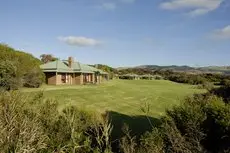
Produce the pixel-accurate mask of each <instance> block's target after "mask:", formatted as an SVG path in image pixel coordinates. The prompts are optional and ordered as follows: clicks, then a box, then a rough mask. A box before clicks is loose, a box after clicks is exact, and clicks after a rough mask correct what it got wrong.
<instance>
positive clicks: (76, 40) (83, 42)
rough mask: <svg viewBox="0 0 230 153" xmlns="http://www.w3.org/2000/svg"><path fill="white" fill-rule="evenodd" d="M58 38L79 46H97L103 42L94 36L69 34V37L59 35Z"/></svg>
mask: <svg viewBox="0 0 230 153" xmlns="http://www.w3.org/2000/svg"><path fill="white" fill-rule="evenodd" d="M58 39H59V40H60V41H62V42H64V43H66V44H68V45H71V46H77V47H89V46H97V45H100V44H101V42H100V41H98V40H95V39H92V38H86V37H75V36H67V37H58Z"/></svg>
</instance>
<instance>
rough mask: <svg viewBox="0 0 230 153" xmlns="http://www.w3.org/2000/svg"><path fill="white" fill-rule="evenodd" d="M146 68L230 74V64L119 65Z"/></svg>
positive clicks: (147, 69)
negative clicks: (205, 65) (196, 65)
mask: <svg viewBox="0 0 230 153" xmlns="http://www.w3.org/2000/svg"><path fill="white" fill-rule="evenodd" d="M138 69H139V70H145V71H156V70H158V71H159V70H171V71H175V72H191V73H223V74H230V66H208V67H190V66H186V65H183V66H177V65H170V66H159V65H141V66H136V67H129V68H128V67H123V68H122V67H119V68H117V70H119V71H127V70H128V71H131V70H138Z"/></svg>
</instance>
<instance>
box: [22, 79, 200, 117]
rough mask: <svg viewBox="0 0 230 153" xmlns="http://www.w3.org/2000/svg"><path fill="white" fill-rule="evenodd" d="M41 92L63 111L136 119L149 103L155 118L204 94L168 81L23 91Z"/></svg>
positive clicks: (130, 81) (112, 83)
mask: <svg viewBox="0 0 230 153" xmlns="http://www.w3.org/2000/svg"><path fill="white" fill-rule="evenodd" d="M38 90H43V91H44V95H45V97H46V98H52V99H56V100H57V101H58V103H59V108H60V109H62V108H64V107H65V106H67V105H76V106H78V107H79V108H83V109H87V110H93V111H99V112H104V111H106V110H107V111H111V112H117V113H120V114H125V115H131V116H137V115H144V114H143V113H142V111H141V107H142V106H144V105H145V103H148V104H149V105H150V114H149V115H150V116H152V117H159V116H160V115H163V114H164V112H165V109H167V108H170V107H172V106H174V105H178V104H180V102H181V100H183V99H184V98H185V97H186V96H189V95H192V94H193V93H199V92H203V91H204V90H200V89H196V87H195V86H191V85H186V84H178V83H174V82H170V81H165V80H111V81H109V82H106V83H103V84H101V85H86V86H43V87H42V88H40V89H22V91H24V92H32V91H38Z"/></svg>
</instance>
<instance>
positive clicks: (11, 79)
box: [0, 61, 21, 90]
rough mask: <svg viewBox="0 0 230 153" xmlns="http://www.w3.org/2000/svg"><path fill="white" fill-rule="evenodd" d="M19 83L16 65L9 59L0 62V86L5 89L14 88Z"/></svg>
mask: <svg viewBox="0 0 230 153" xmlns="http://www.w3.org/2000/svg"><path fill="white" fill-rule="evenodd" d="M20 85H21V81H20V79H19V78H18V77H17V67H16V66H15V65H14V64H13V62H11V61H1V62H0V86H1V87H2V88H3V89H5V90H15V89H18V88H19V87H20Z"/></svg>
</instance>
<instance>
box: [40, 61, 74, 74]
mask: <svg viewBox="0 0 230 153" xmlns="http://www.w3.org/2000/svg"><path fill="white" fill-rule="evenodd" d="M40 68H41V69H42V70H43V71H44V72H71V71H72V69H70V68H69V67H68V66H67V65H65V64H64V63H63V62H62V61H60V60H56V61H53V62H49V63H46V64H43V65H41V66H40Z"/></svg>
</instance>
